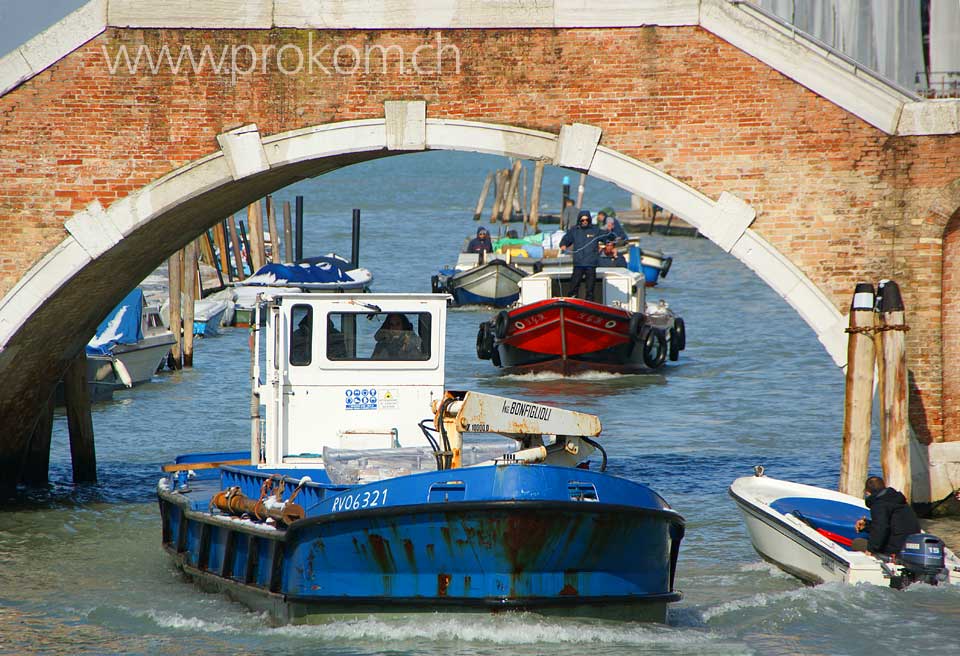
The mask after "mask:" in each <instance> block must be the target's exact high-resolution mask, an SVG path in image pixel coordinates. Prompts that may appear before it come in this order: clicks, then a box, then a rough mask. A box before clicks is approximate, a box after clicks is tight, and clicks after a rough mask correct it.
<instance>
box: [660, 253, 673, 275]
mask: <svg viewBox="0 0 960 656" xmlns="http://www.w3.org/2000/svg"><path fill="white" fill-rule="evenodd" d="M671 264H673V258H672V257H665V258H663V262H661V263H660V277H661V278H666V277H667V273H669V272H670V265H671Z"/></svg>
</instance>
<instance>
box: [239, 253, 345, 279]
mask: <svg viewBox="0 0 960 656" xmlns="http://www.w3.org/2000/svg"><path fill="white" fill-rule="evenodd" d="M345 266H349V263H347V262H346V261H345V260H341V259H339V258H333V257H317V258H312V259H310V260H304V261H302V262H297V263H296V264H267V265H265V266H262V267H260V268H259V269H258V270H257V272H256V273H255V274H254V275H252V276H250V277H249V278H247V279H246V280H244V281H243V282H244V284H245V285H285V284H288V283H292V284H293V285H296V284H298V283H331V282H353V278H351V277H350V276H349V275H348V274H347V271H346V269H345V268H344V267H345Z"/></svg>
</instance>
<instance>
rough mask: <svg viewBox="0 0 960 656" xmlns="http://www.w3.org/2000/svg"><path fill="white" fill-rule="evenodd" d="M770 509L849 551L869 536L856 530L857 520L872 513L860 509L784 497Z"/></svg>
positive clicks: (771, 505)
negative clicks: (851, 545)
mask: <svg viewBox="0 0 960 656" xmlns="http://www.w3.org/2000/svg"><path fill="white" fill-rule="evenodd" d="M770 507H771V508H773V509H774V510H776V511H777V512H779V513H781V514H783V515H793V516H794V517H796V518H797V519H799V520H800V521H802V522H804V523H805V524H807V525H809V526H810V527H812V528H813V529H815V530H816V531H817V532H818V533H820V534H821V535H823V536H825V537H827V538H830V539H831V540H833V541H834V542H836V543H837V544H839V545H840V546H842V547H843V548H844V549H847V550H848V551H850V550H851V549H850V544H851V542H852V541H853V540H854V539H855V538H865V537H867V534H866V533H858V532H857V531H855V530H854V528H853V525H854V524H855V523H856V522H857V520H858V519H860V518H861V517H864V516H868V517H869V515H870V511H869V510H867V509H866V508H861V507H860V506H855V505H853V504H850V503H844V502H842V501H834V500H832V499H817V498H815V497H783V498H782V499H777V500H776V501H774V502H773V503H771V504H770Z"/></svg>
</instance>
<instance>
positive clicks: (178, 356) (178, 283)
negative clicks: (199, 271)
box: [167, 251, 183, 369]
mask: <svg viewBox="0 0 960 656" xmlns="http://www.w3.org/2000/svg"><path fill="white" fill-rule="evenodd" d="M182 281H183V251H177V252H176V253H174V254H173V255H171V256H170V259H169V260H167V290H168V292H169V294H170V303H169V308H170V313H169V317H170V324H169V325H170V332H172V333H173V339H174V342H173V346H171V347H170V355H169V356H168V357H167V366H169V367H170V368H171V369H182V368H183V330H182V329H181V326H182V322H181V314H180V290H181V289H182V288H183V282H182Z"/></svg>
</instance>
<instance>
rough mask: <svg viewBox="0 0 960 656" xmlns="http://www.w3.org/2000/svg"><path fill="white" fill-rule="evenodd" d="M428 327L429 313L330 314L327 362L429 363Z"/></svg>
mask: <svg viewBox="0 0 960 656" xmlns="http://www.w3.org/2000/svg"><path fill="white" fill-rule="evenodd" d="M431 324H432V322H431V317H430V313H429V312H364V313H360V312H331V313H330V314H328V315H327V344H326V349H327V359H328V360H335V361H345V360H346V361H355V360H392V361H401V362H409V361H424V360H429V359H430V335H431Z"/></svg>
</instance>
